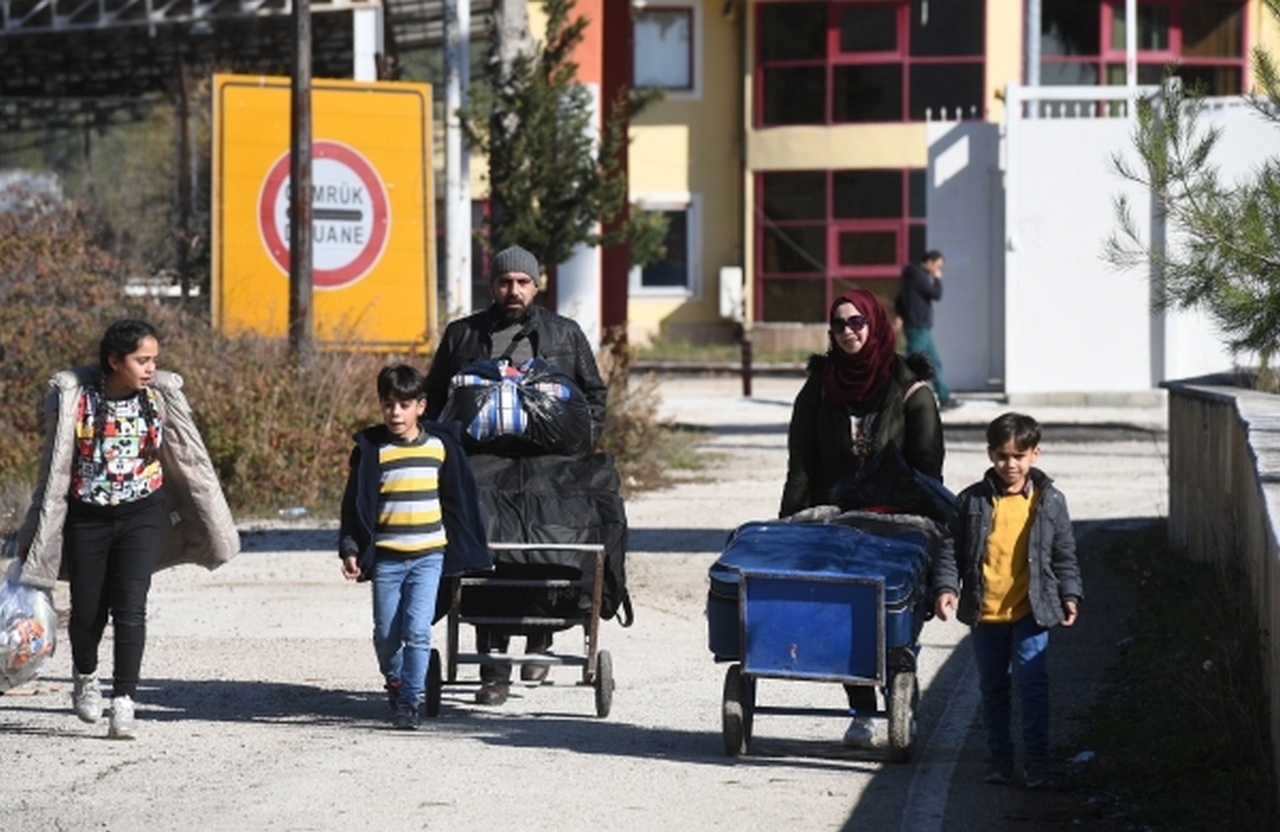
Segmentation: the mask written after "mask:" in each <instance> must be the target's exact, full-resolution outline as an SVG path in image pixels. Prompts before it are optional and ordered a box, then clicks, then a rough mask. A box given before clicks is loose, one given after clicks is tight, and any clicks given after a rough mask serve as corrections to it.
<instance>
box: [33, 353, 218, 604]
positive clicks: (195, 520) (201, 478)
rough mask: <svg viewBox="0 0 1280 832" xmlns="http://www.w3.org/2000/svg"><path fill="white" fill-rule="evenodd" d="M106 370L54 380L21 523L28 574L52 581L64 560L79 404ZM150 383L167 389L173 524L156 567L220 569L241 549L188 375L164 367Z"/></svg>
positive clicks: (164, 459) (43, 583) (163, 451)
mask: <svg viewBox="0 0 1280 832" xmlns="http://www.w3.org/2000/svg"><path fill="white" fill-rule="evenodd" d="M100 378H101V371H100V370H99V369H98V368H97V367H78V368H76V369H74V370H64V371H62V372H60V373H58V374H56V375H55V376H54V377H53V378H51V379H50V380H49V386H50V387H52V388H53V390H52V392H51V393H50V394H49V396H48V397H47V398H46V399H45V404H44V414H43V415H44V420H45V442H44V451H43V453H42V454H41V457H40V476H39V479H38V480H37V481H36V489H35V493H34V494H33V495H32V497H31V508H30V509H29V510H28V511H27V516H26V520H25V521H24V522H23V524H22V528H21V529H19V530H18V538H17V544H18V550H19V551H25V552H26V553H27V560H26V563H25V564H24V565H23V569H22V582H23V583H26V584H31V585H32V586H38V587H44V588H46V589H50V588H52V587H53V585H54V583H55V582H57V580H58V579H59V577H62V578H65V577H66V570H64V569H63V568H62V525H63V523H64V522H65V520H66V517H67V495H68V493H69V491H70V489H71V463H72V456H73V454H74V453H75V418H76V404H77V402H78V401H79V398H80V394H81V393H82V392H83V391H84V390H85V388H86V387H89V386H90V385H94V384H96V383H97V382H98V380H99V379H100ZM151 388H152V389H153V390H155V391H156V392H157V393H159V394H160V413H161V416H162V417H163V419H164V440H163V441H162V442H161V444H160V464H161V465H162V466H163V470H164V488H163V489H162V493H163V494H164V495H165V506H166V507H167V508H168V510H169V519H170V532H169V536H168V540H167V541H166V544H165V549H164V551H163V552H161V553H160V556H159V558H158V559H157V562H156V569H157V570H160V569H165V568H167V567H170V566H176V565H177V564H180V563H194V564H198V565H200V566H204V567H205V568H207V569H216V568H217V567H219V566H221V565H222V564H224V563H226V562H227V561H229V560H231V558H233V557H235V556H236V554H238V553H239V551H240V533H239V532H238V531H236V527H235V521H234V519H233V518H232V516H231V509H230V508H229V507H228V506H227V501H226V498H225V497H224V496H223V494H222V487H221V486H220V485H219V484H218V477H217V474H216V473H214V470H213V463H212V461H211V460H210V459H209V452H208V450H207V449H206V448H205V446H204V441H203V440H202V439H201V438H200V432H199V431H198V430H197V429H196V425H195V422H194V421H193V420H192V418H191V406H190V405H189V404H188V403H187V397H186V396H184V395H183V394H182V377H181V376H179V375H177V374H176V373H171V372H167V371H165V370H157V371H156V374H155V376H154V377H153V378H152V380H151Z"/></svg>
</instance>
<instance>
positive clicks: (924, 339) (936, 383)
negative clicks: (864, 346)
mask: <svg viewBox="0 0 1280 832" xmlns="http://www.w3.org/2000/svg"><path fill="white" fill-rule="evenodd" d="M902 334H903V335H905V336H906V337H907V355H911V354H912V353H917V352H922V353H924V354H925V355H927V356H929V363H930V364H932V365H933V389H934V392H936V393H937V394H938V401H940V402H949V401H951V388H950V387H948V386H947V383H946V382H945V381H943V380H942V358H941V357H940V356H939V355H938V348H937V347H936V346H934V344H933V330H932V329H929V327H927V326H904V327H903V328H902Z"/></svg>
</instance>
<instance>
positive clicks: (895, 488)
mask: <svg viewBox="0 0 1280 832" xmlns="http://www.w3.org/2000/svg"><path fill="white" fill-rule="evenodd" d="M831 502H832V503H833V504H835V505H837V506H839V507H840V508H841V509H842V510H844V511H850V510H853V509H870V510H876V511H889V512H896V513H900V514H918V515H921V516H924V517H928V518H929V519H931V520H936V521H937V522H939V523H942V524H947V523H950V522H951V520H952V518H954V517H955V514H956V496H955V495H954V494H952V493H951V491H950V490H949V489H948V488H947V487H946V486H944V485H943V484H942V483H940V482H938V481H937V480H935V479H934V478H933V477H930V476H926V475H925V474H922V473H920V472H919V471H917V470H916V469H914V468H912V467H911V466H910V465H909V464H908V463H907V460H906V458H905V457H903V456H902V451H900V450H898V446H897V445H896V444H894V443H892V442H890V443H889V444H888V445H885V446H884V447H883V448H881V449H880V450H879V451H877V452H876V453H875V454H874V455H873V456H872V457H871V458H870V459H868V460H867V461H866V462H865V463H863V465H862V467H861V468H859V469H858V470H856V471H854V472H852V473H851V474H848V475H846V476H844V477H841V478H840V479H839V480H838V481H837V482H836V484H835V486H833V487H832V489H831Z"/></svg>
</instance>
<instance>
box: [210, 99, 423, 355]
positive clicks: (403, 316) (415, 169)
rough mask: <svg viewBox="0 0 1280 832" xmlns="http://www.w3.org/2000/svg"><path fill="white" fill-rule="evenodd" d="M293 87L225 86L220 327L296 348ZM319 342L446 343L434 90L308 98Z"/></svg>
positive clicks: (216, 197) (216, 241)
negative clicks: (292, 337) (440, 299)
mask: <svg viewBox="0 0 1280 832" xmlns="http://www.w3.org/2000/svg"><path fill="white" fill-rule="evenodd" d="M289 83H290V82H289V79H288V78H276V77H262V76H244V75H215V76H214V108H213V110H214V153H213V213H214V216H213V287H212V289H213V320H214V325H215V326H217V327H218V328H219V329H221V330H223V331H225V332H229V333H241V332H257V333H260V334H262V335H266V336H269V337H281V338H283V337H285V336H286V335H287V333H288V322H289V321H288V318H289V222H290V212H289V206H290V181H289V180H290V176H289V158H290V149H289V142H290V133H289V109H290V87H289ZM311 110H312V115H311V119H312V160H311V182H312V195H311V210H312V246H313V257H312V286H313V309H314V321H315V328H316V331H315V335H316V338H317V340H318V341H321V342H327V343H332V344H358V345H363V346H368V347H378V348H387V349H407V350H418V349H422V348H427V347H429V346H430V345H431V344H433V343H434V342H435V332H434V330H435V319H436V274H435V218H434V194H433V189H432V180H431V87H430V85H428V84H409V83H399V82H387V81H378V82H361V81H342V80H316V81H313V82H312V85H311Z"/></svg>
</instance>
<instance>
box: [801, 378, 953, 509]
mask: <svg viewBox="0 0 1280 832" xmlns="http://www.w3.org/2000/svg"><path fill="white" fill-rule="evenodd" d="M826 360H827V359H826V356H822V355H815V356H813V357H812V358H810V359H809V377H808V379H807V380H806V381H805V383H804V386H803V387H802V388H800V392H799V393H797V394H796V399H795V404H794V405H793V406H792V409H791V426H790V429H789V430H788V432H787V482H786V485H785V486H784V487H783V490H782V508H781V511H780V516H782V517H788V516H790V515H792V514H795V513H796V512H797V511H800V510H802V509H806V508H809V507H811V506H816V505H823V504H826V503H830V502H832V495H831V489H832V487H833V486H834V485H835V484H836V482H837V481H838V480H840V479H841V478H842V477H844V476H846V475H848V474H851V473H853V472H855V471H857V470H858V468H860V467H861V466H862V464H863V463H864V462H866V461H867V458H864V457H860V456H858V455H856V454H855V453H854V452H853V430H852V428H851V426H850V424H849V415H850V412H851V411H852V412H856V413H858V414H859V415H863V414H869V415H870V419H871V420H872V421H871V423H870V425H869V430H870V432H871V448H870V452H871V453H875V452H876V451H878V450H880V449H881V448H883V447H885V446H886V445H888V444H889V443H891V442H892V443H893V444H895V445H897V447H898V450H900V451H901V452H902V455H903V457H904V458H905V459H906V461H907V463H908V464H909V465H910V466H911V467H912V468H914V469H916V470H917V471H920V472H921V473H923V474H926V475H927V476H930V477H933V478H934V479H936V480H941V479H942V459H943V454H944V449H943V442H942V420H941V419H940V418H939V417H938V405H937V402H936V400H935V399H934V397H933V392H932V391H931V390H929V389H928V387H926V386H925V385H923V384H922V385H920V386H919V387H917V389H915V390H911V388H912V385H914V384H915V383H916V382H917V381H926V380H928V378H930V374H929V371H928V366H927V364H923V365H922V364H919V363H915V362H913V361H911V360H909V359H904V358H901V357H899V358H898V359H897V366H896V367H895V368H894V373H893V375H892V376H890V377H889V381H888V382H887V383H886V384H885V386H884V389H883V390H882V391H881V392H880V394H879V395H878V396H877V398H876V400H875V401H873V402H866V403H864V404H863V405H862V406H861V407H859V406H852V407H848V406H845V405H837V404H834V403H832V402H829V401H827V400H826V398H825V397H824V396H823V395H822V368H823V366H824V365H825V364H826ZM908 392H910V395H907V393H908Z"/></svg>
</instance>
